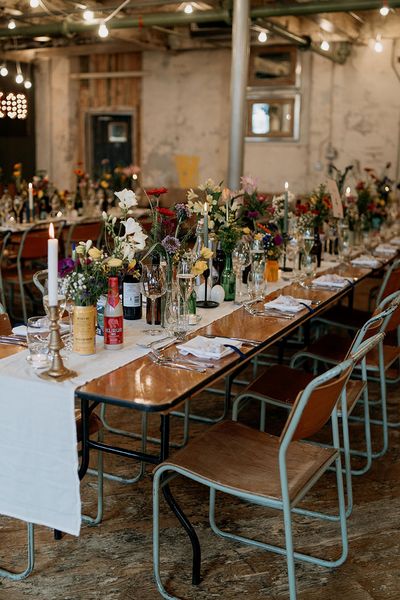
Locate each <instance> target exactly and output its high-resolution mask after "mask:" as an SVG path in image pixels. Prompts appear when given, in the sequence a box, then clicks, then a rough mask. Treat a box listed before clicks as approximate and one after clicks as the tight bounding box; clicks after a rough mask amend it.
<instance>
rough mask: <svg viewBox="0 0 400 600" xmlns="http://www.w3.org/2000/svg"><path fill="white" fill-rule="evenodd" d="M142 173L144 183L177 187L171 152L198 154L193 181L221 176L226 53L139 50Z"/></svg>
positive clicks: (226, 108)
mask: <svg viewBox="0 0 400 600" xmlns="http://www.w3.org/2000/svg"><path fill="white" fill-rule="evenodd" d="M143 70H144V73H145V75H144V77H143V95H142V171H143V180H144V183H145V184H146V185H166V186H169V187H172V186H174V187H176V186H178V172H177V168H176V164H175V156H176V155H187V156H197V157H199V181H198V183H201V182H202V181H203V180H205V179H207V178H208V177H211V178H213V179H215V180H221V179H223V178H226V171H227V160H228V158H227V157H228V133H229V81H230V53H229V52H228V51H225V50H213V51H199V52H198V51H189V52H183V53H179V54H172V53H165V52H145V53H144V54H143Z"/></svg>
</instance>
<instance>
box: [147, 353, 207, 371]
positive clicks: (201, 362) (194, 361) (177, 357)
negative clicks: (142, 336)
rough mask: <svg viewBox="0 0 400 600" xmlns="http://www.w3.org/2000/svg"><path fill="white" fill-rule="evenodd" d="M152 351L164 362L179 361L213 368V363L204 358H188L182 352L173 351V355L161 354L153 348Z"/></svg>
mask: <svg viewBox="0 0 400 600" xmlns="http://www.w3.org/2000/svg"><path fill="white" fill-rule="evenodd" d="M152 353H153V354H155V355H156V356H158V358H159V359H161V360H163V361H166V362H179V363H183V364H188V365H193V366H195V367H204V368H206V369H214V368H215V364H214V363H212V362H209V361H206V360H202V359H200V358H190V357H188V356H182V354H178V353H177V352H175V354H174V355H173V356H163V355H162V354H161V352H160V350H158V349H155V348H153V349H152Z"/></svg>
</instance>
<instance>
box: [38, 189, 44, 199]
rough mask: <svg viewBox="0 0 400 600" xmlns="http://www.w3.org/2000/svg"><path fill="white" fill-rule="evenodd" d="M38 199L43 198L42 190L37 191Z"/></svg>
mask: <svg viewBox="0 0 400 600" xmlns="http://www.w3.org/2000/svg"><path fill="white" fill-rule="evenodd" d="M37 197H38V198H43V190H39V191H38V193H37Z"/></svg>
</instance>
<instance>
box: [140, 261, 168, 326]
mask: <svg viewBox="0 0 400 600" xmlns="http://www.w3.org/2000/svg"><path fill="white" fill-rule="evenodd" d="M166 290H167V280H166V278H165V273H164V270H163V268H162V267H161V266H160V265H150V266H148V265H142V275H141V278H140V291H141V293H142V294H143V296H146V298H148V300H149V301H150V302H151V326H152V328H153V329H146V330H145V333H149V334H150V335H157V334H158V333H159V330H158V329H155V322H156V313H155V308H156V303H155V301H156V299H157V298H160V296H162V295H163V294H165V292H166Z"/></svg>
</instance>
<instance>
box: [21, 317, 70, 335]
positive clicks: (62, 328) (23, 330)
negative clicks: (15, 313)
mask: <svg viewBox="0 0 400 600" xmlns="http://www.w3.org/2000/svg"><path fill="white" fill-rule="evenodd" d="M48 325H49V322H48V320H47V317H43V326H44V327H48ZM59 325H60V331H61V332H63V331H68V330H69V328H70V326H69V323H63V322H60V321H59ZM12 332H13V333H15V335H26V325H17V326H16V327H13V328H12Z"/></svg>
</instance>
